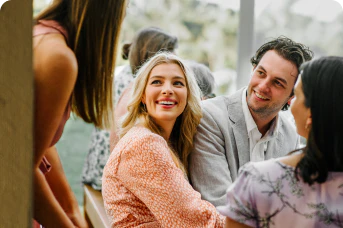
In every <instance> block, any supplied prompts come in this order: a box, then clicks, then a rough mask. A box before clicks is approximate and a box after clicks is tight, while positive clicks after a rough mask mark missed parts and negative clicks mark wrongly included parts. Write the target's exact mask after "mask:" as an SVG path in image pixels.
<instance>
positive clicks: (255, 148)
mask: <svg viewBox="0 0 343 228" xmlns="http://www.w3.org/2000/svg"><path fill="white" fill-rule="evenodd" d="M246 94H247V89H245V90H244V91H243V93H242V108H243V114H244V118H245V123H246V125H247V131H248V137H249V144H250V161H253V162H257V161H264V157H265V153H266V151H267V149H268V142H269V141H270V140H272V139H274V138H275V137H276V135H277V132H278V125H279V124H278V122H279V121H278V120H279V115H277V116H276V117H275V118H274V120H273V123H272V124H271V126H270V128H269V130H268V131H267V132H266V134H265V135H264V136H263V137H262V134H261V133H260V132H259V130H258V128H257V125H256V123H255V121H254V119H253V118H252V116H251V113H250V110H249V108H248V104H247V97H246ZM261 137H262V138H261Z"/></svg>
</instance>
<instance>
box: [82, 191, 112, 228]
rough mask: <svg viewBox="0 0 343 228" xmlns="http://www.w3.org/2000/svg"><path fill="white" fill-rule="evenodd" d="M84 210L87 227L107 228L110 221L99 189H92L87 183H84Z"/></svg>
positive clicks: (109, 225)
mask: <svg viewBox="0 0 343 228" xmlns="http://www.w3.org/2000/svg"><path fill="white" fill-rule="evenodd" d="M83 191H84V200H83V204H84V205H83V206H84V212H85V218H86V220H87V223H88V226H89V228H93V227H94V228H107V227H108V228H109V227H111V224H110V221H109V220H108V218H107V215H106V212H105V208H104V201H103V199H102V195H101V192H100V191H97V190H94V189H93V188H92V187H91V186H89V185H84V187H83Z"/></svg>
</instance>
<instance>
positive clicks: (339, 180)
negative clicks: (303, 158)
mask: <svg viewBox="0 0 343 228" xmlns="http://www.w3.org/2000/svg"><path fill="white" fill-rule="evenodd" d="M229 191H230V194H228V195H227V197H228V201H229V202H231V201H232V202H236V203H235V204H227V205H226V206H225V207H220V208H218V209H219V211H220V212H222V213H223V214H225V215H226V216H229V217H230V218H232V219H234V220H236V221H241V222H242V223H244V224H246V225H249V226H252V227H278V228H279V227H280V228H282V227H285V228H286V227H287V228H288V227H343V206H342V205H343V204H342V203H343V173H342V172H336V173H335V172H332V173H329V176H328V179H327V181H326V182H324V183H321V184H318V183H314V184H313V185H312V186H309V185H308V184H307V183H304V182H303V181H302V180H300V181H297V180H296V178H295V176H294V167H292V166H289V165H286V164H284V163H282V161H279V159H278V160H275V159H272V160H268V161H264V162H258V163H249V164H247V165H246V166H244V167H242V169H241V175H240V177H239V179H238V180H237V181H236V182H235V185H234V186H232V188H229ZM237 196H238V197H237Z"/></svg>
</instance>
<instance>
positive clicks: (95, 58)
mask: <svg viewBox="0 0 343 228" xmlns="http://www.w3.org/2000/svg"><path fill="white" fill-rule="evenodd" d="M126 5H127V3H126V1H125V0H117V1H113V0H106V1H103V0H100V1H90V0H70V1H65V0H54V1H53V2H52V4H51V5H50V6H49V7H48V8H46V9H45V10H44V11H42V12H41V13H40V14H39V15H38V16H37V17H36V18H35V20H36V25H35V26H34V28H33V36H34V38H33V51H34V57H33V60H34V65H33V67H34V74H35V80H34V82H35V112H34V113H35V114H34V123H35V124H34V145H35V148H34V152H35V154H34V215H33V217H34V219H35V220H36V221H38V222H39V223H40V224H42V225H43V226H44V227H75V226H77V227H86V226H87V225H86V222H85V220H84V218H83V216H82V215H81V213H80V211H79V206H78V203H77V201H76V199H75V196H74V194H73V193H72V191H71V188H70V186H69V184H68V182H67V180H66V177H65V174H64V172H63V168H62V165H61V163H60V159H59V156H58V153H57V151H56V148H55V147H54V145H55V144H56V142H57V141H58V140H59V139H60V137H61V135H62V132H63V128H64V124H65V122H66V121H67V119H68V118H69V114H70V111H73V112H74V113H76V115H78V116H80V117H81V118H82V119H83V120H84V121H86V122H88V123H94V124H95V125H96V126H98V127H105V126H106V127H109V126H110V123H111V120H112V114H111V110H112V93H111V92H112V88H111V85H112V72H113V69H114V63H115V56H116V43H117V41H118V37H119V33H120V26H121V23H122V20H123V18H124V15H125V8H126ZM99 15H101V16H99ZM94 25H96V26H94ZM45 173H46V175H45V176H44V174H45ZM35 226H38V223H37V222H35Z"/></svg>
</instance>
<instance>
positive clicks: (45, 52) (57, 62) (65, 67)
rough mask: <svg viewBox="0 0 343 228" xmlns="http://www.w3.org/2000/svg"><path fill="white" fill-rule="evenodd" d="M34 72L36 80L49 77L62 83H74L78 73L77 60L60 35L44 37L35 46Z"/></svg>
mask: <svg viewBox="0 0 343 228" xmlns="http://www.w3.org/2000/svg"><path fill="white" fill-rule="evenodd" d="M34 71H35V77H36V79H38V80H39V79H40V78H41V79H47V78H49V77H50V76H51V77H53V78H55V79H58V80H62V81H64V82H68V81H70V82H71V83H72V84H74V83H75V81H76V77H77V71H78V66H77V60H76V57H75V54H74V52H73V51H72V50H71V49H70V48H69V47H68V46H67V44H66V42H65V40H64V38H63V36H62V35H60V34H49V35H46V37H44V38H42V39H41V40H40V41H39V43H38V44H37V45H35V47H34ZM56 76H57V78H56Z"/></svg>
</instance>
